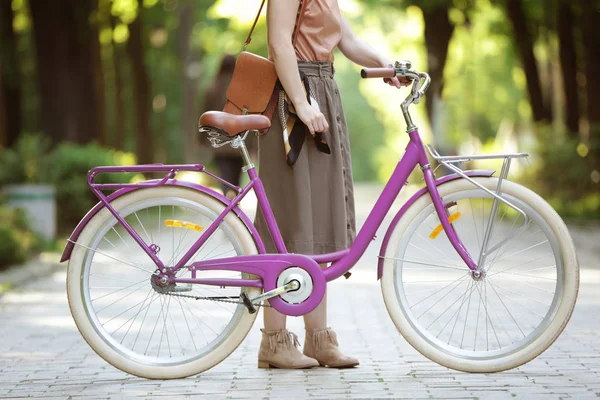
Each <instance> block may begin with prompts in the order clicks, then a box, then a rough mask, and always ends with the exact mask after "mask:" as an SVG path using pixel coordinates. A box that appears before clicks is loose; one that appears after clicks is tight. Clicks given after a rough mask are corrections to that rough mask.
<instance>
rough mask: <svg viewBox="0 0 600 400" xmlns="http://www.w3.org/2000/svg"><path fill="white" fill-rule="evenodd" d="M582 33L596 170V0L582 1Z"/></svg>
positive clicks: (599, 22)
mask: <svg viewBox="0 0 600 400" xmlns="http://www.w3.org/2000/svg"><path fill="white" fill-rule="evenodd" d="M581 5H582V9H581V11H582V17H581V32H582V37H583V48H584V53H585V75H586V87H585V91H586V97H587V107H586V111H587V112H586V114H587V120H588V122H589V127H590V128H589V141H590V144H591V156H592V159H593V162H594V168H596V169H598V168H599V167H600V72H599V71H600V7H599V6H598V5H597V1H595V0H581Z"/></svg>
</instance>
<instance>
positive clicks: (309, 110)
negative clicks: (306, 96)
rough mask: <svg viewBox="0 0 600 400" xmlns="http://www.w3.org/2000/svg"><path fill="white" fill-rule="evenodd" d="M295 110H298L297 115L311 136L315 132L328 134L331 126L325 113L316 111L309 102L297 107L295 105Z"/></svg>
mask: <svg viewBox="0 0 600 400" xmlns="http://www.w3.org/2000/svg"><path fill="white" fill-rule="evenodd" d="M294 108H295V109H296V115H297V116H298V118H300V120H301V121H302V122H304V125H306V126H307V127H308V130H310V133H311V134H313V133H315V132H326V131H327V130H328V129H329V124H328V123H327V119H325V116H324V115H323V113H321V112H320V111H317V110H316V109H314V108H313V107H312V106H311V105H310V104H309V103H308V101H304V102H302V103H300V104H297V105H296V104H294Z"/></svg>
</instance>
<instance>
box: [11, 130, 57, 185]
mask: <svg viewBox="0 0 600 400" xmlns="http://www.w3.org/2000/svg"><path fill="white" fill-rule="evenodd" d="M49 149H50V141H49V140H48V139H47V138H46V137H44V136H43V135H41V134H27V133H26V134H23V135H21V136H20V137H19V139H18V140H17V143H16V144H15V145H14V146H13V147H12V148H8V149H4V150H2V151H1V152H0V165H2V168H0V186H2V185H7V184H21V183H46V182H47V181H48V176H47V172H48V169H47V167H48V165H47V156H48V151H49Z"/></svg>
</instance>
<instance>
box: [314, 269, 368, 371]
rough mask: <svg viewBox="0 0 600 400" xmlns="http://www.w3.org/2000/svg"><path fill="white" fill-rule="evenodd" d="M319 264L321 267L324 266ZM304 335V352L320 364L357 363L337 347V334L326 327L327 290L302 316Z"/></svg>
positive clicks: (342, 366) (351, 364)
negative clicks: (315, 306) (314, 305)
mask: <svg viewBox="0 0 600 400" xmlns="http://www.w3.org/2000/svg"><path fill="white" fill-rule="evenodd" d="M326 267H327V265H326V264H321V268H326ZM304 325H305V328H306V336H305V338H304V354H305V355H307V356H308V357H311V358H314V359H316V360H317V361H318V362H319V364H320V365H325V366H328V367H333V368H348V367H354V366H356V365H358V364H359V362H358V360H357V359H356V358H354V357H348V356H346V355H344V354H342V352H340V350H339V348H338V342H337V335H336V333H335V332H334V331H333V330H332V329H331V328H328V327H327V291H325V295H324V296H323V300H322V301H321V304H319V305H318V306H317V308H315V309H314V310H312V311H311V312H310V313H308V314H306V315H305V316H304Z"/></svg>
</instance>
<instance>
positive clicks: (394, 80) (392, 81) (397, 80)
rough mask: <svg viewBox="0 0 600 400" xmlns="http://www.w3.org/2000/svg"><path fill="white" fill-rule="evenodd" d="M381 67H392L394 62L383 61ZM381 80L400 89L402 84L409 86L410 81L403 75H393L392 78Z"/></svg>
mask: <svg viewBox="0 0 600 400" xmlns="http://www.w3.org/2000/svg"><path fill="white" fill-rule="evenodd" d="M381 66H382V67H384V68H385V67H391V68H394V64H393V63H391V62H383V63H382V65H381ZM383 81H384V82H385V83H387V84H388V85H390V86H394V87H397V88H398V89H400V88H401V87H403V86H409V85H410V84H411V83H412V82H411V81H410V80H408V79H406V77H405V76H401V77H397V76H395V77H393V78H384V79H383Z"/></svg>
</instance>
